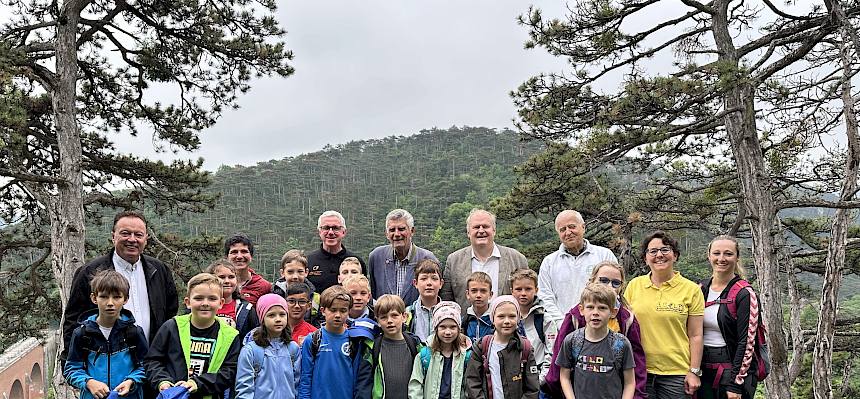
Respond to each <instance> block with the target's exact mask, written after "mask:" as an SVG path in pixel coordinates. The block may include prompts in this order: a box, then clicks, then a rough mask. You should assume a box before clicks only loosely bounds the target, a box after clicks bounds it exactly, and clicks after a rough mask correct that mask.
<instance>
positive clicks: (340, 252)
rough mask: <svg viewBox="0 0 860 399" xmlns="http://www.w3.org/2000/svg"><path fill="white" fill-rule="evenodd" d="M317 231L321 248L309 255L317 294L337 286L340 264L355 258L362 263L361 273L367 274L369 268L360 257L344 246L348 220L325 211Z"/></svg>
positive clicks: (311, 273) (310, 278)
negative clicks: (346, 259)
mask: <svg viewBox="0 0 860 399" xmlns="http://www.w3.org/2000/svg"><path fill="white" fill-rule="evenodd" d="M317 231H318V232H319V235H320V241H321V243H320V247H319V249H317V250H316V251H313V252H311V253H310V254H308V277H307V279H308V280H310V281H311V282H312V283H313V284H314V287H316V292H317V293H322V292H323V291H325V289H326V288H328V287H331V286H333V285H336V284H337V274H338V270H339V269H340V262H343V260H344V259H345V258H348V257H350V256H354V257H356V258H358V262H359V263H361V273H362V274H367V266H365V265H364V261H363V260H362V259H361V258H359V257H358V255H355V254H353V253H352V252H349V251H348V250H347V249H346V248H345V247H344V246H343V238H344V237H345V236H346V219H344V218H343V215H341V214H340V212H338V211H325V212H323V213H322V215H320V217H319V218H318V219H317Z"/></svg>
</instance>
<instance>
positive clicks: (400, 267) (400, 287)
mask: <svg viewBox="0 0 860 399" xmlns="http://www.w3.org/2000/svg"><path fill="white" fill-rule="evenodd" d="M414 248H415V244H412V245H410V246H409V252H408V253H406V257H405V258H403V259H397V251H395V250H394V247H393V246H392V248H391V257H392V258H394V270H395V272H394V275H395V276H396V278H395V280H397V289H396V290H392V291H394V292H396V293H397V296H399V297H401V298H403V293H404V292H405V291H406V289H407V288H409V284H408V282H409V281H410V280H411V278H410V277H412V276H409V273H407V272H408V269H409V259H412V250H413V249H414Z"/></svg>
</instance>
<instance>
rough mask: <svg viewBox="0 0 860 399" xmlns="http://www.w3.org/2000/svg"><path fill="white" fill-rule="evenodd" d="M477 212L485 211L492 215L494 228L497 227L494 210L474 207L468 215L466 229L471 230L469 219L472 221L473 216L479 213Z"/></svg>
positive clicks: (491, 219)
mask: <svg viewBox="0 0 860 399" xmlns="http://www.w3.org/2000/svg"><path fill="white" fill-rule="evenodd" d="M477 213H485V214H487V215H489V216H490V223H491V224H492V225H493V228H494V229H495V228H496V215H493V213H492V212H490V211H488V210H485V209H480V208H472V210H471V211H469V216H466V230H467V231H468V230H469V221H471V220H472V216H473V215H475V214H477Z"/></svg>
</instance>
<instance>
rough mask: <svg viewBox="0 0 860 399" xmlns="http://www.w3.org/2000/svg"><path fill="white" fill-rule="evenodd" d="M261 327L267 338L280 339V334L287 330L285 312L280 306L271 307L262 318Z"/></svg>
mask: <svg viewBox="0 0 860 399" xmlns="http://www.w3.org/2000/svg"><path fill="white" fill-rule="evenodd" d="M263 326H264V327H266V332H267V333H268V334H269V338H275V337H280V336H281V332H282V331H284V329H285V328H287V310H286V309H284V308H283V307H281V306H278V305H276V306H272V307H271V308H269V311H268V312H266V316H265V317H264V318H263Z"/></svg>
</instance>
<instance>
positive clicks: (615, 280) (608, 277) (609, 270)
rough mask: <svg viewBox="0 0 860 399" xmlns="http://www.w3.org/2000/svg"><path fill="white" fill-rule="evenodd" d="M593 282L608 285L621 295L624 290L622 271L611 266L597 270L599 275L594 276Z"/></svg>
mask: <svg viewBox="0 0 860 399" xmlns="http://www.w3.org/2000/svg"><path fill="white" fill-rule="evenodd" d="M591 282H592V283H601V284H606V285H607V286H609V288H612V289H613V290H614V291H615V293H616V294H621V290H622V289H623V288H624V277H622V276H621V271H620V270H618V269H616V268H614V267H609V266H604V267H601V268H600V269H599V270H597V274H595V275H594V278H593V279H592V281H591ZM616 285H617V287H616Z"/></svg>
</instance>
